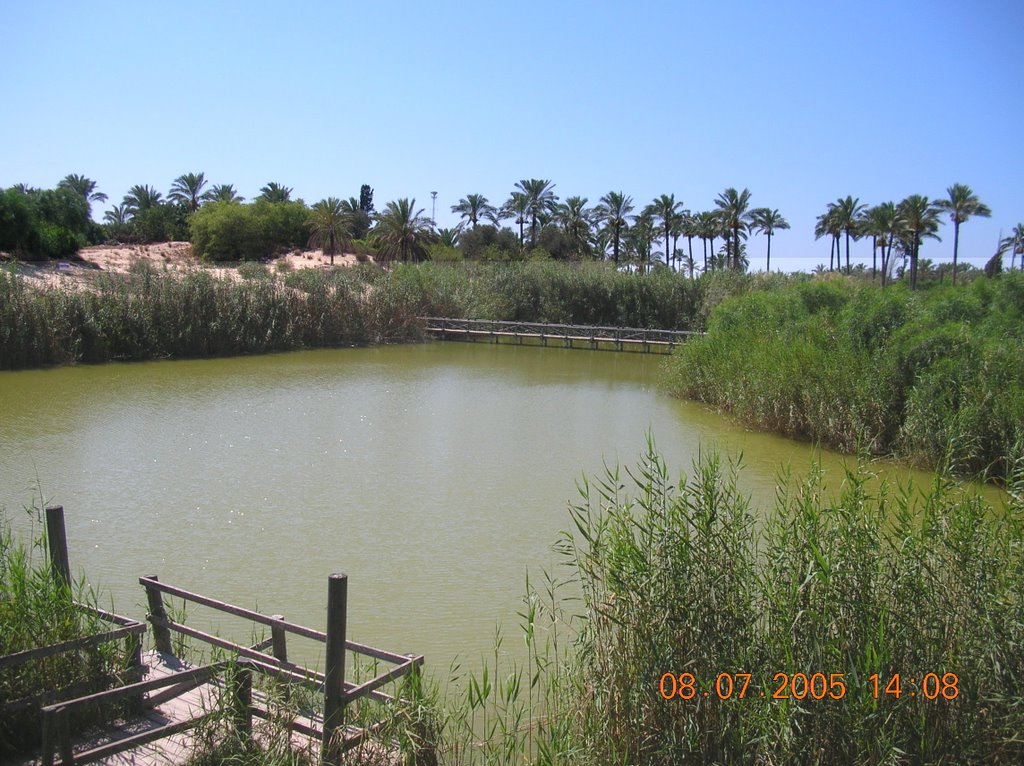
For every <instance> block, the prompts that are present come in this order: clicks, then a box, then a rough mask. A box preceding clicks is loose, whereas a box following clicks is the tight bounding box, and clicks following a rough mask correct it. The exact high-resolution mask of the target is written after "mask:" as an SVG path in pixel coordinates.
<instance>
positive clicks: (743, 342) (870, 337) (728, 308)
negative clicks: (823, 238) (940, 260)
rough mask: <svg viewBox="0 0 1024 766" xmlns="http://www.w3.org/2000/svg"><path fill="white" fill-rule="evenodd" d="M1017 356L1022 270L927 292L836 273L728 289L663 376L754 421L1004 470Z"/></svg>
mask: <svg viewBox="0 0 1024 766" xmlns="http://www.w3.org/2000/svg"><path fill="white" fill-rule="evenodd" d="M1022 358H1024V275H1021V274H1019V273H1012V274H1004V275H1001V276H1000V277H998V278H997V279H978V280H975V281H974V282H972V283H971V284H970V285H969V286H967V287H959V288H948V287H947V288H936V289H932V290H930V291H929V292H926V293H911V292H910V291H908V290H906V289H904V288H903V287H902V286H900V285H894V286H890V287H889V288H886V289H884V290H883V289H880V288H878V287H874V286H871V285H869V284H864V283H858V282H854V281H850V280H847V279H840V280H834V281H815V282H809V283H804V284H797V285H791V286H789V287H787V288H784V289H781V290H775V291H771V292H754V293H750V294H747V295H742V296H739V297H734V298H731V299H729V300H726V301H725V302H723V303H722V304H721V305H720V306H719V308H718V309H717V310H716V311H715V312H714V313H713V314H712V316H711V319H710V322H709V325H708V333H707V335H706V336H705V337H703V338H698V339H695V340H694V341H692V342H691V343H688V344H686V345H685V346H683V347H681V348H680V349H679V350H678V351H677V352H676V353H675V355H674V356H673V358H672V359H671V360H670V362H669V363H668V366H667V368H666V372H665V376H664V382H665V385H666V387H667V388H668V389H669V390H670V391H672V392H673V393H675V394H677V395H680V396H685V397H688V398H692V399H698V400H701V401H705V402H709V403H711V404H714V405H715V406H717V407H719V408H721V409H723V410H726V411H728V412H730V413H732V414H733V415H734V416H736V417H737V418H739V419H740V420H741V421H743V422H744V423H747V424H750V425H753V426H755V427H758V428H763V429H766V430H772V431H776V432H778V433H781V434H784V435H787V436H792V437H796V438H803V439H808V440H812V441H815V442H818V443H821V444H823V445H828V446H831V447H835V448H837V449H839V450H842V451H844V452H856V451H857V450H864V451H867V452H869V453H871V454H875V455H892V456H896V457H899V458H902V459H906V460H909V461H910V462H912V463H914V464H917V465H920V466H922V467H926V468H929V469H933V470H934V469H936V468H941V467H944V466H945V467H948V468H950V469H951V470H953V471H954V472H956V473H960V474H965V475H970V476H979V477H981V478H985V479H994V480H997V481H1005V480H1006V478H1007V475H1008V471H1009V468H1010V466H1011V464H1012V462H1013V460H1014V456H1015V455H1017V454H1019V451H1020V450H1021V448H1022V446H1024V367H1022V366H1021V365H1020V360H1021V359H1022Z"/></svg>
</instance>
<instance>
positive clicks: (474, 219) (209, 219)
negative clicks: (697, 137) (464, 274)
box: [0, 173, 1024, 287]
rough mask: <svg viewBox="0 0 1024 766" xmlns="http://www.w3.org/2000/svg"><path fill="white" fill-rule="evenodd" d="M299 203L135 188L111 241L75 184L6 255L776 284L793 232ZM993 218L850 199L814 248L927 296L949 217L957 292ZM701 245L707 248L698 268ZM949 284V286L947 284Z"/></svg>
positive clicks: (563, 212) (196, 183) (561, 206)
mask: <svg viewBox="0 0 1024 766" xmlns="http://www.w3.org/2000/svg"><path fill="white" fill-rule="evenodd" d="M292 192H293V190H292V189H291V188H290V187H288V186H286V185H284V184H282V183H279V182H276V181H271V182H268V183H267V184H266V185H265V186H263V187H262V188H261V189H260V193H259V195H258V196H257V197H256V198H255V199H254V200H253V201H251V202H249V203H246V201H245V198H244V197H242V196H241V195H239V194H238V192H237V191H236V190H235V188H234V186H233V185H232V184H214V185H210V184H208V182H207V179H206V177H205V175H204V174H203V173H185V174H183V175H181V176H179V177H178V178H176V179H175V180H174V182H173V183H172V185H171V187H170V189H169V190H168V192H167V194H166V196H164V194H163V193H161V192H160V191H158V190H157V189H155V188H154V187H151V186H148V185H144V184H143V185H136V186H133V187H132V188H131V189H129V191H128V193H127V194H125V196H124V198H123V199H122V201H121V203H120V204H118V205H114V206H113V207H112V208H111V209H109V210H107V211H106V212H105V214H104V222H105V223H104V225H103V227H99V226H97V225H96V224H93V223H92V221H91V207H90V206H91V204H92V202H96V201H105V200H106V199H107V196H106V195H105V194H103V193H101V192H99V191H97V189H96V183H95V182H94V181H92V180H90V179H88V178H86V177H84V176H78V175H69V176H67V177H66V178H65V179H63V180H62V181H61V182H60V184H58V187H57V189H55V190H46V191H40V190H35V189H26V188H24V187H12V188H11V189H8V190H6V191H5V192H3V198H2V202H0V247H2V248H3V249H5V250H7V251H10V252H15V253H17V254H19V255H20V256H22V257H55V256H61V255H67V254H69V253H72V252H74V251H75V250H76V249H77V248H78V247H81V246H83V245H85V244H89V243H93V242H98V241H103V240H107V241H120V242H133V243H135V242H159V241H167V240H172V239H175V240H184V239H188V240H191V241H192V242H193V244H194V245H195V249H196V253H197V254H198V255H200V256H201V257H203V258H206V259H208V260H246V259H262V258H266V257H268V256H270V255H272V254H274V253H275V252H281V251H284V250H289V249H294V248H302V247H307V246H311V247H317V248H321V249H323V250H324V252H325V253H327V254H328V255H330V256H331V259H332V262H333V257H334V255H336V254H338V253H341V252H344V251H346V250H347V249H349V248H351V247H352V246H353V243H356V242H358V243H360V245H361V246H362V247H364V248H366V250H367V251H370V252H373V253H374V254H375V255H376V256H377V258H378V260H380V261H391V260H401V261H420V260H427V259H431V260H438V261H453V260H464V259H469V260H489V261H511V260H526V259H534V260H537V259H540V260H543V259H547V258H552V259H556V260H567V261H580V260H610V261H612V262H613V263H614V264H615V265H616V267H618V266H622V265H628V266H629V267H630V268H635V269H637V270H640V271H642V272H648V271H650V270H651V269H652V268H653V267H654V266H655V265H656V264H658V263H660V264H662V265H663V266H667V267H669V268H672V269H674V270H678V271H683V272H684V273H686V274H688V275H689V276H690V277H695V276H696V275H697V274H698V273H703V272H707V271H715V270H722V269H731V270H734V271H745V270H747V269H748V268H750V265H751V256H750V254H749V253H748V248H747V244H748V239H749V238H750V236H751V235H754V234H761V235H763V236H764V240H765V269H766V270H768V271H770V270H771V247H772V237H773V236H774V235H775V234H776V233H778V232H779V231H782V230H785V229H788V228H790V224H789V222H788V221H787V220H786V219H785V217H784V216H783V215H782V213H780V211H779V210H777V209H774V208H769V207H754V206H753V204H752V195H751V192H750V190H749V189H742V190H737V189H736V188H732V187H730V188H727V189H725V190H724V191H723V192H722V193H721V194H719V195H718V196H717V198H716V199H715V200H714V203H713V205H712V207H711V208H710V209H707V210H698V211H692V210H690V209H688V208H686V207H685V206H684V204H683V202H682V201H679V200H677V199H676V197H675V195H674V194H662V195H659V196H658V197H656V198H655V199H653V200H652V201H651V202H650V203H648V204H646V205H643V206H640V205H638V204H636V203H635V202H634V200H633V198H632V197H631V196H629V195H628V194H626V193H624V192H622V191H609V192H608V193H607V194H605V195H603V196H602V197H601V198H600V199H599V200H598V201H597V203H596V204H594V205H590V204H589V200H588V199H587V198H586V197H580V196H570V197H567V198H566V199H565V200H561V199H560V198H559V196H558V195H557V194H556V193H555V184H554V183H553V182H552V181H550V180H547V179H537V178H531V179H522V180H520V181H518V182H516V183H515V185H514V187H513V189H512V190H511V192H510V194H509V197H508V199H506V200H505V201H504V202H503V203H501V204H500V205H494V204H492V203H491V202H490V200H488V199H487V198H486V197H485V196H484V195H482V194H476V193H472V194H467V195H466V196H465V197H463V198H460V199H459V201H458V202H457V203H456V204H455V205H452V206H451V211H452V213H455V214H457V215H458V216H459V223H458V224H457V225H456V226H455V227H454V228H450V229H438V228H437V227H436V225H435V223H434V221H433V220H432V219H431V218H428V217H427V216H426V215H425V214H424V210H423V208H420V207H417V205H416V200H415V199H407V198H402V199H397V200H393V201H391V202H388V203H387V204H386V205H385V206H384V209H383V210H382V211H379V212H378V211H376V210H375V208H374V203H373V189H372V188H370V186H369V185H368V184H364V185H363V186H362V188H361V189H360V194H359V197H358V198H356V197H349V198H347V199H342V198H338V197H328V198H326V199H323V200H320V201H319V202H317V203H315V204H314V205H312V206H308V205H307V204H306V203H305V202H304V201H303V200H302V199H292ZM83 205H84V213H85V215H84V217H83ZM990 215H991V211H990V210H989V208H988V207H987V206H986V205H985V204H984V203H983V202H981V200H980V199H979V198H978V197H977V195H976V194H975V193H974V192H973V190H971V188H970V187H969V186H966V185H964V184H954V185H953V186H951V187H949V188H948V189H947V196H946V197H945V198H942V199H938V200H931V199H929V198H928V197H926V196H922V195H911V196H909V197H907V198H906V199H904V200H902V201H901V202H899V203H893V202H884V203H881V204H878V205H875V206H871V207H869V206H868V205H866V204H864V203H862V202H861V201H860V200H859V199H858V198H855V197H852V196H847V197H845V198H839V199H838V200H837V201H836V202H833V203H829V205H828V207H827V209H826V211H825V213H823V214H822V215H820V216H819V217H818V220H817V223H816V226H815V231H814V234H815V237H816V238H822V237H828V238H829V239H830V255H829V266H828V269H829V270H836V269H841V268H843V265H842V257H843V255H844V254H845V261H846V263H845V270H846V272H847V273H850V272H851V271H852V267H851V262H850V243H851V241H854V242H855V241H857V240H860V239H867V238H870V240H871V247H872V265H871V274H872V277H873V278H880V279H881V281H882V283H883V284H885V283H886V282H888V281H889V280H891V279H892V278H893V276H897V277H900V276H902V275H903V274H904V273H905V272H906V273H907V274H908V275H909V281H910V284H911V286H912V287H916V285H917V283H918V280H919V276H920V275H921V273H922V272H928V271H929V270H930V269H931V263H930V262H929V261H925V260H923V259H921V258H919V252H920V245H921V243H922V241H923V240H924V239H927V238H938V230H939V227H940V225H941V224H942V223H943V221H944V217H945V216H948V219H949V221H950V222H951V223H952V224H953V247H952V256H953V261H952V270H951V275H952V278H953V281H954V282H955V281H956V278H957V275H958V273H962V271H963V268H962V267H961V265H960V264H959V239H960V226H961V225H962V224H963V223H965V222H966V221H968V220H969V219H970V218H972V217H975V216H983V217H987V216H990ZM505 224H509V225H510V226H506V225H505ZM1022 233H1024V225H1018V226H1017V227H1016V229H1015V230H1014V232H1013V233H1012V234H1011V236H1009V237H1007V238H1006V239H1005V240H1004V241H1003V242H1002V243H1001V244H1000V249H999V252H997V253H996V255H995V256H994V257H993V259H992V260H991V261H990V263H989V264H988V266H987V267H986V269H987V271H988V272H989V273H993V272H995V271H998V270H1000V269H1001V268H1002V257H1003V255H1005V254H1007V253H1008V254H1009V256H1010V268H1011V269H1012V268H1013V267H1014V264H1015V262H1016V260H1017V258H1018V257H1019V258H1020V264H1021V267H1022V268H1024V235H1022ZM694 240H698V241H699V243H700V250H699V252H698V253H697V254H696V255H695V253H694ZM681 245H683V246H681ZM844 249H845V253H844V252H843V251H844ZM879 258H880V263H879ZM897 264H900V265H897ZM907 264H909V267H908V266H907ZM819 269H820V270H824V267H823V266H822V267H819ZM967 269H968V270H972V271H973V267H970V266H968V267H967ZM937 273H938V274H940V276H941V275H944V273H945V270H944V269H940V270H939V271H938V272H937Z"/></svg>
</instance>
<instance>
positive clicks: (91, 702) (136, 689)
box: [42, 660, 252, 766]
mask: <svg viewBox="0 0 1024 766" xmlns="http://www.w3.org/2000/svg"><path fill="white" fill-rule="evenodd" d="M231 664H232V663H229V662H218V663H214V664H212V665H204V666H203V667H200V668H191V669H189V670H185V671H182V672H180V673H175V674H173V675H169V676H165V677H163V678H156V679H153V680H150V681H139V682H138V683H134V684H129V685H128V686H121V687H118V688H116V689H109V690H107V691H103V692H98V693H96V694H89V695H86V696H84V697H78V698H76V699H72V700H64V701H62V702H58V703H56V704H53V705H48V706H46V707H44V708H43V709H42V714H43V752H42V762H43V766H53V762H54V755H55V754H58V753H59V754H60V762H61V766H74V764H86V763H92V762H94V761H98V760H100V759H101V758H107V757H109V756H112V755H117V754H118V753H123V752H125V751H127V750H132V749H134V748H136V747H139V746H140V745H145V744H147V743H149V742H155V741H156V740H159V739H164V738H165V737H170V736H171V735H172V734H179V733H181V732H183V731H188V730H189V729H194V728H195V727H197V726H199V725H200V724H202V723H203V722H204V721H206V720H208V719H210V718H211V717H212V716H214V715H215V714H216V711H213V710H211V711H207V712H204V713H202V714H200V715H197V716H191V717H189V718H188V719H186V720H184V721H174V722H170V723H167V724H164V725H163V726H159V727H156V728H153V729H150V730H148V731H144V732H140V733H138V734H133V735H131V736H128V737H124V738H121V739H118V740H116V741H114V742H109V743H107V744H105V745H99V746H97V747H94V748H91V749H89V750H85V751H81V752H78V753H76V752H74V751H73V749H72V743H71V734H70V731H69V726H68V719H69V717H70V716H71V715H72V714H73V713H75V712H77V711H79V710H82V709H95V708H97V707H100V706H103V705H108V704H111V703H114V702H118V701H120V700H123V699H129V698H140V697H142V695H144V694H146V693H147V692H152V691H155V690H157V689H162V688H164V687H174V686H181V685H187V686H188V687H189V688H192V687H194V686H197V685H199V684H203V683H207V682H209V681H211V680H213V679H215V678H216V677H217V676H218V675H220V674H221V673H224V672H225V671H226V670H227V668H228V667H229V666H230V665H231ZM232 680H233V686H232V688H231V690H230V692H231V695H232V703H233V704H234V707H235V715H234V716H233V717H234V719H235V722H236V726H237V727H238V729H239V730H240V731H245V730H247V729H249V728H251V722H252V669H251V667H250V666H248V665H246V664H245V661H244V660H243V661H241V662H239V663H238V667H237V669H236V672H235V673H234V675H233V678H232ZM172 691H173V690H172ZM161 698H162V699H166V697H165V696H164V697H161ZM155 699H156V698H155V697H149V698H147V704H148V705H149V706H151V707H152V706H154V705H155V704H158V703H156V702H155V701H154V700H155Z"/></svg>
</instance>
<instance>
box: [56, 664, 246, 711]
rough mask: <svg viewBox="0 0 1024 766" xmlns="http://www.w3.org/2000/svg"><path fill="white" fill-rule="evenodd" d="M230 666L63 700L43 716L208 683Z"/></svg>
mask: <svg viewBox="0 0 1024 766" xmlns="http://www.w3.org/2000/svg"><path fill="white" fill-rule="evenodd" d="M229 664H230V663H227V662H216V663H214V664H212V665H203V666H202V667H199V668H192V669H190V670H183V671H181V672H179V673H173V674H171V675H168V676H163V677H161V678H154V679H151V680H149V681H138V682H137V683H134V684H128V685H127V686H119V687H117V688H116V689H107V690H106V691H102V692H96V693H95V694H87V695H86V696H84V697H76V698H75V699H73V700H62V701H61V702H58V703H55V704H53V705H47V706H46V707H44V708H42V709H41V711H40V712H42V713H43V715H54V714H55V713H56V711H58V710H60V709H62V708H69V709H72V708H79V707H85V706H88V705H96V704H100V703H103V702H112V701H115V700H119V699H124V698H127V697H132V696H134V695H137V694H141V693H145V692H148V691H152V690H154V689H161V688H163V687H165V686H172V685H174V684H179V683H181V682H183V681H190V680H198V679H202V680H203V681H207V680H209V679H211V678H213V677H214V676H215V675H217V674H218V673H220V672H221V671H223V670H224V669H225V668H226V667H227V666H228V665H229Z"/></svg>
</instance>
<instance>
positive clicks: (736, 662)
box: [441, 449, 1024, 766]
mask: <svg viewBox="0 0 1024 766" xmlns="http://www.w3.org/2000/svg"><path fill="white" fill-rule="evenodd" d="M1018 468H1019V466H1018ZM738 470H740V469H737V467H736V466H733V465H728V466H727V465H723V464H722V463H721V462H720V461H719V460H718V459H716V458H714V457H709V458H706V459H704V460H703V461H702V462H700V463H699V464H697V465H695V466H694V467H693V471H692V474H691V475H690V476H689V477H682V478H680V479H677V478H676V477H673V476H672V475H671V474H670V473H669V471H668V470H667V469H666V466H665V464H664V462H663V461H662V460H661V458H660V457H659V456H658V455H657V453H656V452H655V451H654V450H653V449H651V450H650V451H649V453H648V454H647V455H645V456H644V457H643V459H642V460H641V461H640V463H639V464H638V465H637V466H636V467H634V468H632V469H629V470H624V471H621V472H620V471H619V470H618V469H616V470H612V471H609V472H608V473H607V474H606V475H605V476H601V477H597V478H595V479H594V480H592V481H589V482H585V483H584V484H583V485H582V488H581V491H582V500H581V502H579V503H578V504H576V506H575V507H574V508H573V509H572V516H573V521H574V527H575V528H574V529H573V530H572V532H571V534H566V535H565V537H564V539H563V540H562V541H561V543H560V545H559V548H560V550H561V552H562V554H563V555H564V557H565V563H566V564H567V565H568V566H569V571H571V572H572V573H573V574H572V578H571V579H572V581H573V582H572V584H571V587H570V589H569V591H565V593H568V592H573V593H576V592H580V591H581V592H582V600H579V599H578V598H575V597H574V598H573V599H569V598H567V597H566V596H565V595H564V594H563V595H560V593H561V590H560V588H559V587H558V586H555V585H553V584H551V583H550V582H548V583H546V584H545V585H544V586H543V587H542V588H539V589H532V590H530V592H529V594H528V596H527V598H526V601H525V607H524V609H523V611H522V613H521V616H522V619H523V637H524V638H525V640H526V643H527V647H528V649H529V662H528V664H527V665H526V666H523V667H516V666H505V667H502V665H501V663H500V662H499V660H498V658H497V652H496V656H495V660H494V662H493V663H488V667H487V669H486V670H485V671H483V672H481V673H479V674H475V675H473V676H472V677H471V678H470V679H469V680H468V682H467V683H466V684H465V688H466V689H468V691H467V692H465V693H463V694H459V693H455V694H453V695H450V696H449V698H448V700H447V701H446V704H445V708H446V712H445V716H446V717H445V718H444V721H443V724H442V727H441V728H442V731H443V733H444V735H445V741H444V747H443V749H442V755H443V758H442V762H445V763H458V764H463V763H498V764H519V763H540V764H564V763H574V764H593V765H594V766H598V764H600V765H602V766H606V765H609V764H623V765H625V764H651V765H655V764H657V765H661V764H665V766H669V765H670V764H672V765H674V764H685V763H694V764H740V763H743V764H746V763H763V764H896V763H898V764H939V763H986V764H1000V763H1005V764H1011V763H1019V762H1020V760H1021V759H1022V758H1024V744H1022V742H1021V739H1020V733H1021V731H1024V652H1022V651H1021V646H1022V645H1024V502H1022V496H1021V494H1020V492H1021V490H1022V489H1024V486H1022V485H1021V484H1020V483H1018V484H1017V486H1016V488H1015V491H1016V494H1015V495H1014V496H1013V500H1012V501H1011V505H1010V507H1008V508H1000V509H993V508H991V507H988V506H986V505H985V504H984V503H983V502H982V501H981V500H980V499H978V498H977V497H974V496H971V495H970V494H965V493H964V492H962V491H960V490H959V489H958V488H956V487H954V486H952V485H951V484H949V483H947V482H945V481H942V480H937V482H936V484H935V485H934V486H933V487H931V488H924V490H925V491H924V492H923V494H922V493H921V492H920V490H919V489H918V488H913V489H912V488H909V487H907V488H896V487H891V486H885V485H882V486H881V487H880V488H879V489H878V490H876V491H869V490H868V489H867V487H868V486H873V485H872V484H871V483H870V482H867V481H866V478H867V476H866V475H865V474H863V473H853V474H850V475H849V476H848V477H847V479H846V483H845V485H844V488H843V491H842V492H841V493H840V494H839V495H838V496H837V497H836V499H835V500H832V501H827V500H825V499H824V497H825V496H826V493H825V492H824V491H823V487H822V486H821V483H820V476H819V475H817V474H814V473H812V474H811V475H810V476H809V477H808V478H807V479H805V480H803V481H801V482H799V483H797V482H787V481H785V480H784V481H782V482H781V483H782V485H783V486H784V487H785V489H784V490H783V491H781V492H780V494H779V496H778V500H777V502H776V505H775V507H774V508H770V509H760V510H759V511H758V513H757V514H756V517H757V523H755V514H754V513H753V512H752V509H751V508H750V506H749V502H748V500H747V499H746V498H745V497H743V496H742V495H741V494H740V493H739V492H738V491H737V489H736V476H737V471H738ZM1016 475H1017V476H1018V477H1019V476H1020V473H1018V474H1016ZM666 674H671V676H666ZM800 674H803V675H800ZM874 674H877V677H876V678H873V676H874ZM930 674H934V675H930ZM897 675H899V681H898V683H897V682H895V681H894V680H893V679H894V678H895V677H896V676H897ZM805 679H806V680H805ZM876 683H877V688H876ZM897 686H898V688H897ZM897 691H898V694H897ZM762 692H763V693H764V696H762Z"/></svg>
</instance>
